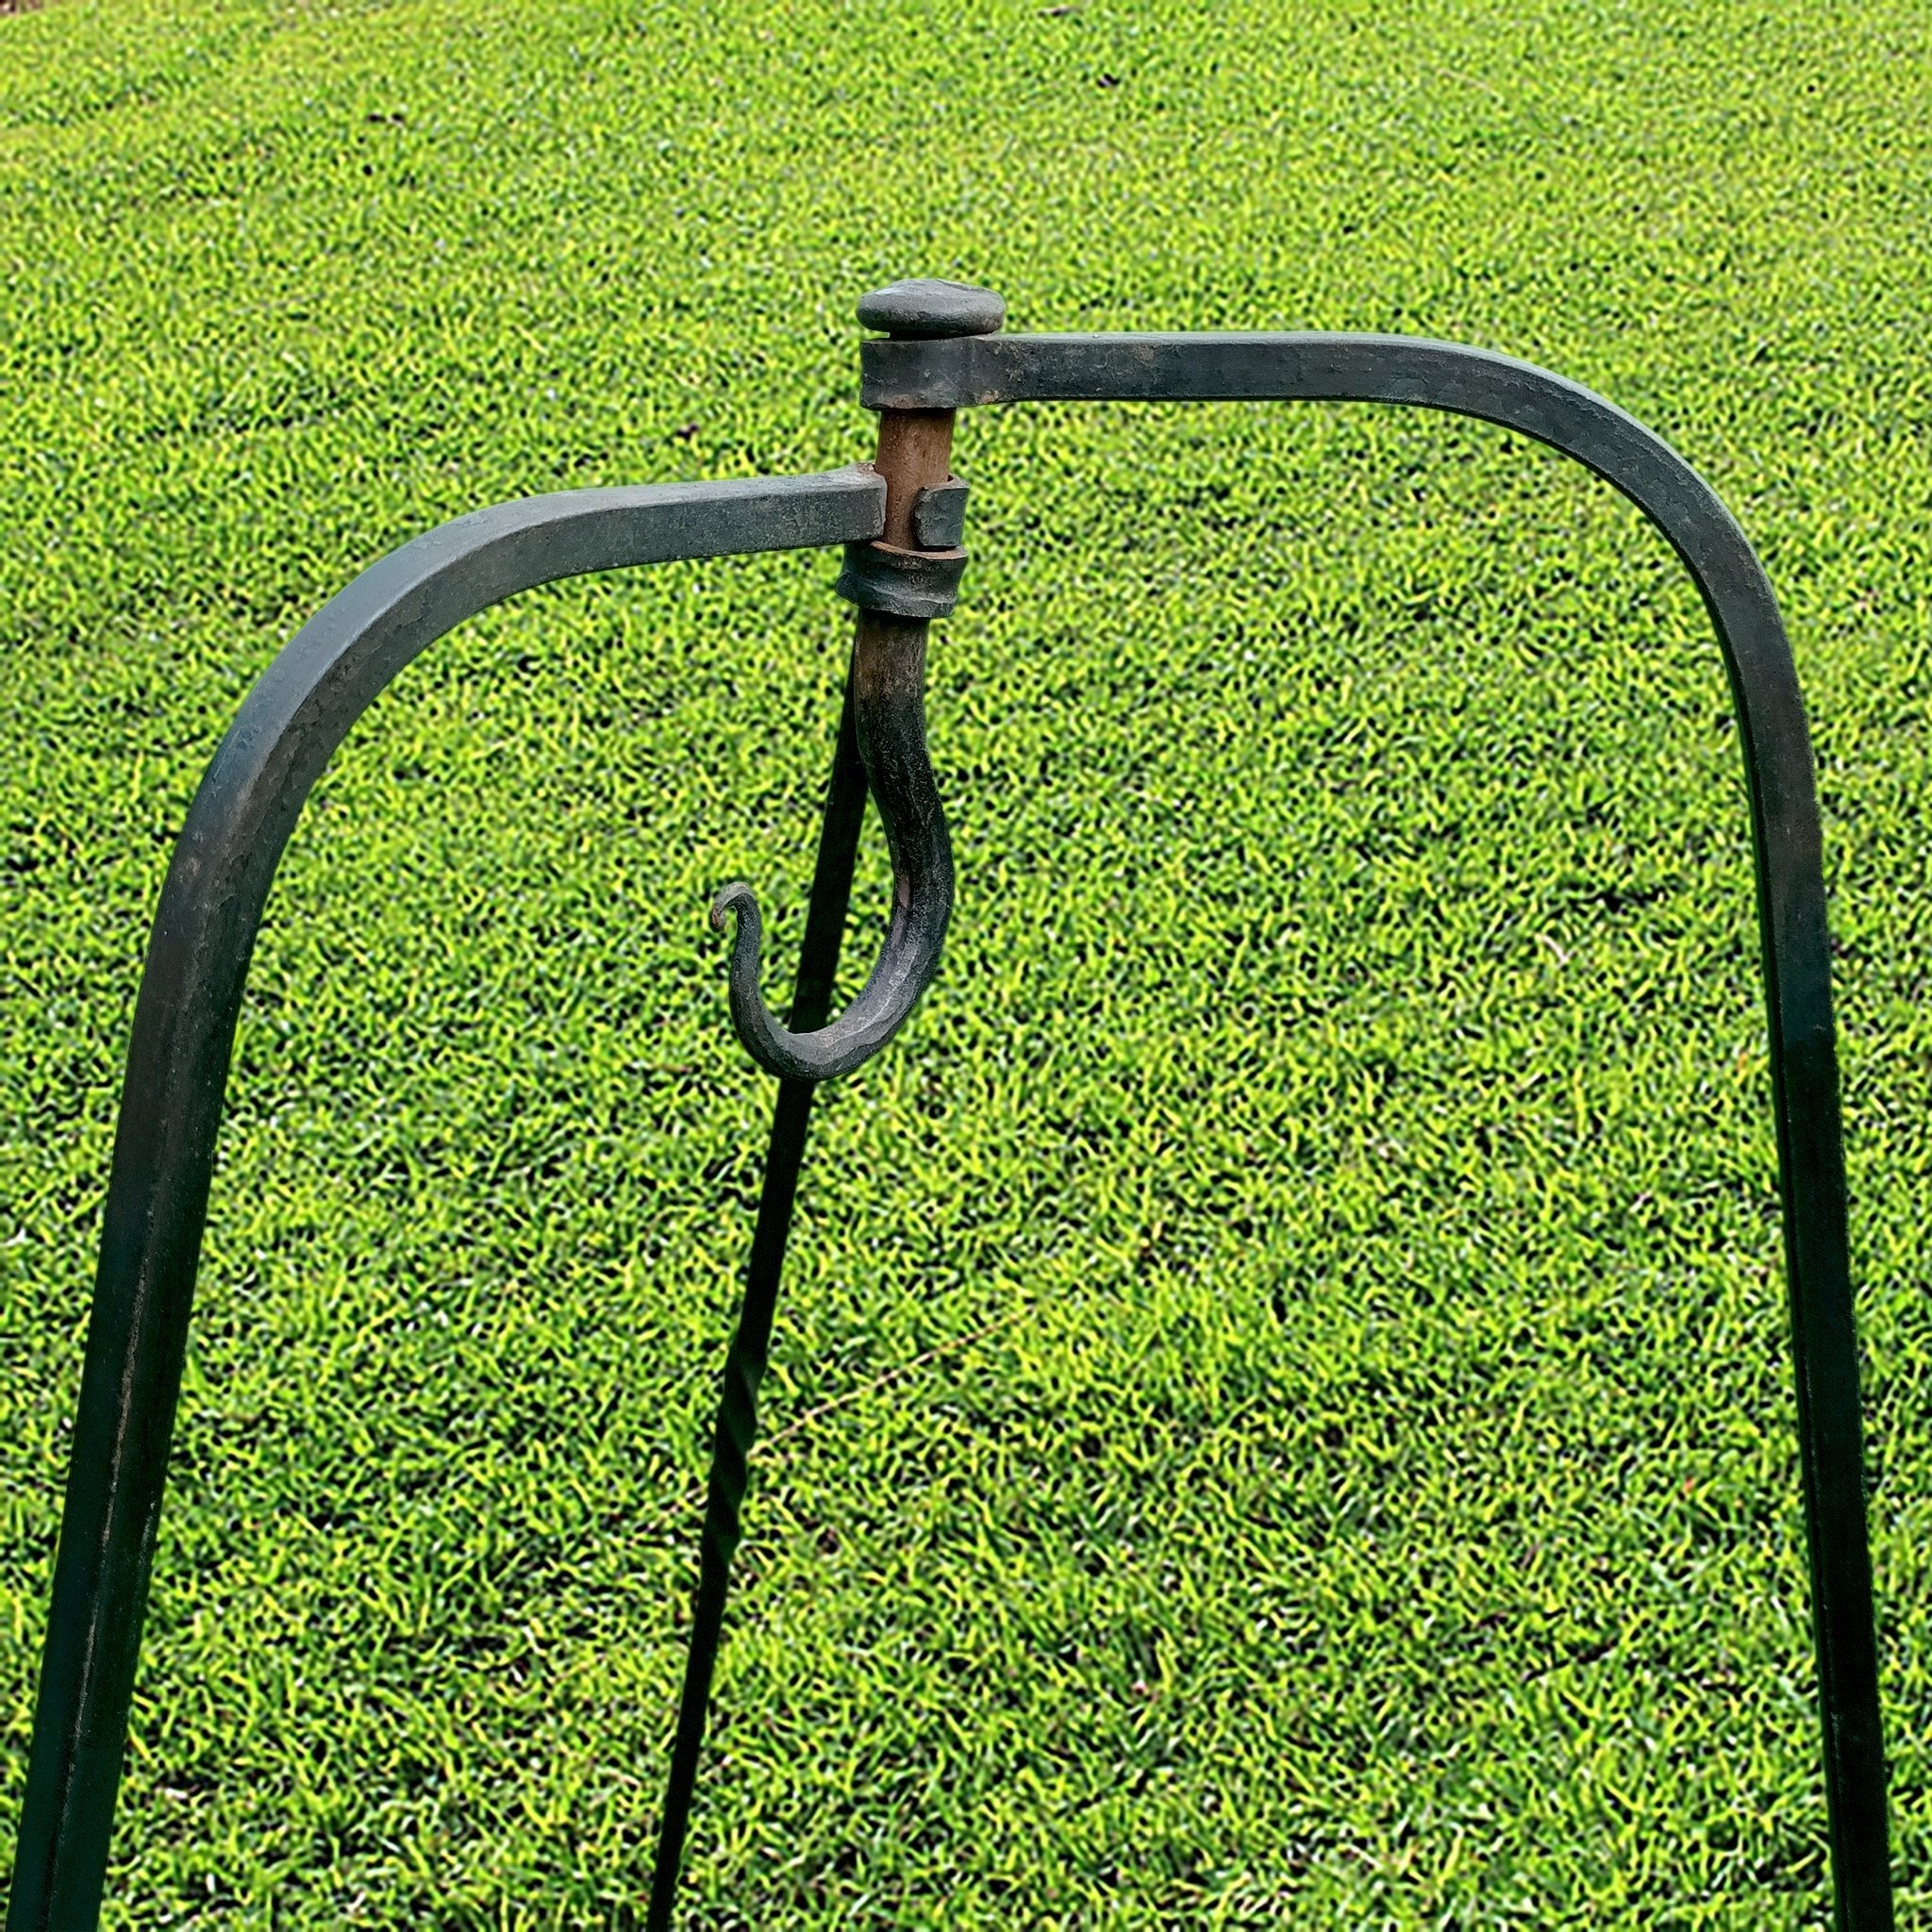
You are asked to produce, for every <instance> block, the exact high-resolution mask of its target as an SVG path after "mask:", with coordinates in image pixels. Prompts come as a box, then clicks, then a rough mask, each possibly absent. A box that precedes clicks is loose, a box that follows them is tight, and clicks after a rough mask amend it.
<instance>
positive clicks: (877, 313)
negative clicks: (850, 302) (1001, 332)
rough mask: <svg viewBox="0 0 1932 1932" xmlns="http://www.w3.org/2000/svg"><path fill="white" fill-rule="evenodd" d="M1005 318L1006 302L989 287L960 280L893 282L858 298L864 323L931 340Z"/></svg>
mask: <svg viewBox="0 0 1932 1932" xmlns="http://www.w3.org/2000/svg"><path fill="white" fill-rule="evenodd" d="M1006 319H1007V305H1006V304H1005V303H1004V302H1002V301H1001V300H1000V298H999V297H998V296H997V295H995V294H994V293H993V291H991V289H975V288H974V287H972V286H971V284H969V283H966V282H941V281H910V282H894V283H893V284H892V285H891V288H888V289H874V291H872V293H871V294H870V295H861V296H860V297H859V298H858V321H859V325H860V326H861V327H864V328H876V329H883V330H884V331H885V332H886V334H888V335H889V336H897V337H899V338H900V339H901V340H907V339H909V340H912V341H935V340H937V339H938V338H940V337H942V336H990V335H991V334H993V332H994V331H995V330H996V329H998V327H999V325H1000V324H1001V323H1003V322H1005V321H1006Z"/></svg>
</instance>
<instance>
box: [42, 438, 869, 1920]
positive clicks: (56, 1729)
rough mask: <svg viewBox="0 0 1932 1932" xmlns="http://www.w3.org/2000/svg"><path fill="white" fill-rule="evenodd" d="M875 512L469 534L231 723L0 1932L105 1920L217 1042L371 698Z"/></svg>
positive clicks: (359, 597)
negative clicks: (655, 586) (532, 610)
mask: <svg viewBox="0 0 1932 1932" xmlns="http://www.w3.org/2000/svg"><path fill="white" fill-rule="evenodd" d="M884 507H885V484H884V483H883V482H882V481H881V480H880V478H879V477H878V476H876V475H874V474H873V472H872V471H871V470H870V469H868V468H858V467H855V468H853V469H850V470H839V471H834V472H832V473H831V474H829V475H819V476H792V477H780V478H767V479H749V480H743V481H734V482H728V483H693V484H673V485H668V486H661V487H656V488H649V487H647V488H641V489H631V490H584V491H570V492H568V493H566V494H562V495H557V496H538V497H531V498H528V499H525V501H523V502H519V503H507V504H501V505H499V506H498V507H497V508H494V509H486V510H479V511H477V512H476V513H475V515H474V516H467V517H462V518H459V519H458V521H457V522H455V523H453V524H446V525H443V526H442V527H441V529H437V530H432V531H430V532H429V533H428V534H427V535H426V536H423V537H419V538H417V540H416V541H414V542H413V543H408V544H405V545H404V547H403V548H402V549H400V550H398V551H395V552H393V553H392V554H391V555H390V556H389V557H386V558H383V559H382V561H381V562H379V563H377V564H375V565H373V566H372V567H371V568H370V569H368V570H366V571H364V572H363V574H362V575H360V576H359V577H358V578H357V579H356V581H355V582H354V583H353V584H351V585H350V586H349V587H348V588H347V589H346V590H345V591H342V592H341V594H340V595H339V596H337V597H335V598H334V599H332V600H331V601H330V602H329V603H328V604H326V605H325V607H324V608H322V610H321V611H320V612H318V613H317V615H316V616H315V617H314V618H313V619H311V620H310V622H309V623H308V624H307V625H304V626H303V628H302V630H301V631H300V632H299V633H298V634H297V636H296V637H295V638H294V639H293V641H291V643H290V644H289V646H288V648H287V649H286V650H285V651H283V652H282V654H281V656H280V657H278V658H276V659H275V662H274V663H273V664H272V665H271V666H270V667H269V669H268V671H267V672H266V674H265V675H263V677H262V679H261V681H260V683H258V685H257V686H256V687H255V690H254V691H253V693H252V694H251V695H250V696H249V699H248V701H247V703H246V704H245V705H243V706H242V712H241V715H240V716H239V717H238V718H237V719H236V721H235V724H234V725H233V727H232V728H231V729H230V730H229V732H228V735H227V736H226V737H225V739H224V740H223V741H222V742H221V746H220V748H219V749H218V750H217V751H216V753H215V756H214V760H213V762H212V763H211V764H210V765H209V767H208V775H207V776H206V777H205V778H204V779H203V780H202V783H201V789H200V791H198V792H196V794H195V798H194V803H193V806H192V808H191V809H190V811H189V814H188V823H187V824H186V826H185V827H184V828H183V830H182V833H181V837H180V839H179V841H177V843H176V844H175V856H174V858H173V861H172V863H171V864H170V866H169V868H168V878H167V883H166V885H165V886H164V887H163V888H162V891H161V903H160V909H159V911H158V913H157V914H156V917H155V925H154V936H153V940H152V941H151V943H150V946H149V949H148V958H147V967H146V970H145V972H144V973H143V974H142V983H141V996H140V999H139V1001H138V1003H137V1005H136V1007H135V1014H134V1039H133V1043H132V1045H131V1047H130V1049H129V1052H128V1061H127V1076H126V1081H125V1086H124V1087H123V1090H122V1095H121V1117H120V1123H119V1125H118V1127H117V1129H116V1133H115V1139H114V1164H113V1173H112V1178H111V1179H110V1181H109V1183H108V1207H107V1216H106V1225H105V1227H104V1230H103V1233H102V1238H101V1259H100V1268H99V1272H98V1274H97V1275H96V1277H95V1283H94V1300H93V1313H92V1320H91V1322H90V1324H89V1328H88V1345H87V1364H86V1368H85V1370H84V1371H83V1374H82V1378H81V1389H80V1414H79V1418H78V1421H77V1423H76V1424H75V1436H74V1451H73V1457H72V1460H71V1462H70V1465H69V1472H68V1478H67V1498H66V1505H65V1508H64V1512H63V1515H62V1518H61V1524H60V1547H59V1554H58V1557H57V1559H56V1565H55V1573H54V1602H53V1608H52V1612H51V1615H50V1617H49V1620H48V1625H47V1641H46V1648H45V1651H44V1653H43V1657H42V1666H41V1686H40V1698H39V1704H38V1707H37V1709H36V1713H35V1720H34V1740H33V1750H32V1756H31V1759H30V1761H29V1765H28V1770H27V1788H26V1801H25V1808H24V1811H23V1815H22V1818H21V1825H20V1841H19V1848H18V1851H17V1852H16V1855H15V1860H14V1868H13V1891H12V1899H11V1903H10V1906H9V1907H8V1920H7V1923H8V1927H9V1928H10V1932H76V1928H85V1927H88V1926H92V1924H94V1922H95V1919H96V1917H97V1915H98V1912H99V1909H100V1897H101V1885H102V1878H103V1874H104V1872H105V1869H106V1866H107V1858H108V1837H109V1832H110V1829H111V1826H112V1823H113V1809H114V1795H115V1790H116V1788H117V1786H118V1784H119V1782H120V1776H121V1762H122V1757H123V1754H124V1752H125V1748H126V1738H127V1706H128V1699H129V1696H130V1694H131V1692H132V1690H133V1684H134V1670H135V1662H136V1658H137V1655H138V1652H139V1649H140V1643H141V1629H142V1617H143V1613H144V1611H145V1608H146V1603H147V1587H148V1574H149V1569H150V1565H151V1563H152V1560H153V1556H154V1543H155V1535H156V1530H157V1525H158V1520H159V1515H160V1503H161V1490H162V1483H163V1478H164V1476H165V1474H166V1470H167V1461H168V1448H169V1441H170V1438H171V1435H172V1432H173V1428H174V1419H175V1398H176V1395H177V1393H178V1391H179V1389H180V1383H181V1362H182V1353H183V1350H184V1348H185V1346H186V1342H187V1335H188V1316H189V1307H190V1304H191V1302H192V1297H193V1291H194V1276H195V1270H196V1266H197V1263H198V1260H199V1257H200V1251H201V1230H202V1222H203V1217H204V1215H205V1213H206V1211H207V1205H208V1174H209V1171H210V1169H211V1167H212V1165H213V1160H214V1148H215V1136H216V1130H217V1128H218V1127H219V1125H220V1122H221V1114H222V1097H223V1089H224V1086H225V1082H226V1077H227V1068H228V1055H229V1050H230V1048H231V1046H232V1045H233V1042H234V1035H235V1019H236V1014H237V1012H238V1011H239V1009H240V1007H241V1002H242V982H243V980H244V978H245V977H246V974H247V971H248V958H249V954H250V952H251V950H252V948H253V946H254V943H255V931H256V927H257V925H258V924H259V922H260V919H261V912H262V907H263V904H264V902H265V900H266V898H267V896H268V889H269V885H270V882H271V881H272V879H273V878H274V876H275V867H276V864H277V863H278V861H279V860H280V858H281V854H282V848H283V846H284V845H285V844H286V843H287V841H288V838H289V834H290V832H291V830H292V829H293V828H294V824H295V820H296V817H297V815H298V814H299V813H300V811H301V809H302V806H303V802H304V801H305V800H306V799H307V797H308V791H309V788H310V786H312V785H313V784H314V782H315V780H316V778H317V776H318V775H319V774H321V772H322V770H323V767H324V766H325V764H326V763H327V762H328V759H329V757H330V755H331V754H332V753H333V752H334V750H335V748H336V746H337V745H338V744H340V743H341V741H342V739H343V737H344V736H345V735H346V734H347V732H348V730H349V728H350V726H351V725H352V724H354V723H355V722H356V720H357V718H358V717H359V716H360V715H361V713H362V711H363V710H364V709H365V708H367V707H368V706H369V704H370V703H371V702H372V701H373V700H374V699H375V697H376V696H377V694H378V693H379V692H380V691H382V689H383V687H384V686H385V685H387V684H388V683H389V681H390V679H391V678H392V677H393V676H394V675H396V673H397V672H398V671H400V670H401V669H402V668H403V666H404V665H405V664H407V663H408V661H409V660H410V659H411V658H414V657H415V656H416V655H417V653H418V652H420V651H422V650H424V649H425V647H426V646H427V645H429V644H431V643H433V642H434V641H436V640H437V639H438V638H439V637H441V635H442V634H443V633H444V632H445V631H448V630H450V629H452V628H453V627H454V626H455V625H458V624H460V623H461V622H462V621H463V620H464V619H465V618H467V617H471V616H474V615H475V613H476V612H477V611H479V610H482V609H484V608H486V607H488V606H489V605H491V604H494V603H497V602H499V601H500V600H501V599H503V598H505V597H508V596H511V595H513V594H514V593H515V592H517V591H524V590H528V589H529V588H531V587H532V586H533V585H537V584H541V583H547V582H550V581H552V580H553V579H555V578H558V577H567V576H575V575H582V574H584V573H586V572H590V571H603V570H616V569H619V568H621V567H624V566H625V565H629V564H641V563H661V562H667V561H669V560H670V559H672V558H696V557H719V556H725V555H729V554H734V553H739V552H744V551H758V550H785V549H792V548H798V547H803V546H813V547H817V546H822V545H830V544H835V543H847V542H856V541H863V540H865V539H867V538H870V537H873V536H876V535H877V534H878V532H879V531H880V530H881V529H882V528H883V527H884V514H885V508H884Z"/></svg>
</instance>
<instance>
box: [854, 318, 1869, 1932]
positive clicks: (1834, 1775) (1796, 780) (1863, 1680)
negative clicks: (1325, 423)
mask: <svg viewBox="0 0 1932 1932" xmlns="http://www.w3.org/2000/svg"><path fill="white" fill-rule="evenodd" d="M860 357H861V367H862V370H863V392H862V393H863V400H864V402H865V404H866V406H867V407H868V408H874V409H939V408H955V409H957V408H964V407H966V406H967V405H979V404H989V403H1016V402H1045V401H1056V402H1075V401H1083V402H1102V401H1106V402H1242V401H1252V402H1288V401H1299V402H1310V401H1320V402H1367V403H1406V404H1411V405H1415V406H1417V407H1420V408H1428V409H1440V410H1445V411H1448V412H1449V413H1451V414H1455V415H1460V416H1472V417H1476V418H1478V419H1480V420H1481V421H1484V422H1487V423H1495V424H1500V425H1503V426H1504V427H1505V428H1507V429H1513V430H1515V431H1517V432H1518V433H1519V434H1521V435H1524V436H1527V437H1531V438H1533V439H1534V440H1535V441H1538V442H1541V443H1545V444H1547V445H1548V446H1549V447H1550V448H1552V449H1556V450H1559V451H1561V452H1562V453H1563V454H1564V455H1565V456H1569V457H1574V458H1575V459H1576V460H1577V461H1578V462H1580V463H1582V464H1583V465H1584V466H1585V468H1587V469H1590V470H1592V471H1594V472H1595V474H1596V475H1599V476H1601V477H1602V478H1603V479H1604V480H1605V481H1606V482H1607V483H1609V484H1610V485H1611V486H1612V487H1613V488H1615V489H1616V490H1618V491H1622V493H1623V494H1624V496H1626V497H1627V498H1628V499H1629V500H1630V501H1631V502H1632V503H1634V504H1635V505H1636V506H1637V508H1639V509H1640V510H1641V511H1642V512H1643V513H1644V515H1645V516H1646V517H1648V518H1649V519H1650V521H1651V522H1652V523H1653V524H1654V525H1656V526H1657V529H1658V530H1659V531H1660V532H1661V533H1662V534H1663V536H1664V537H1665V538H1666V539H1667V540H1668V541H1669V542H1670V544H1671V546H1672V547H1673V548H1674V550H1675V551H1676V553H1677V556H1678V557H1679V558H1680V559H1681V560H1682V562H1683V564H1684V566H1685V568H1686V569H1687V570H1688V571H1689V572H1690V574H1691V579H1692V580H1693V581H1694V582H1695V584H1696V586H1697V589H1698V591H1699V592H1700V594H1701V595H1702V596H1703V599H1704V604H1705V608H1706V609H1707V611H1708V612H1709V614H1710V618H1711V623H1712V625H1713V626H1714V628H1715V629H1716V632H1717V639H1718V644H1719V647H1720V649H1721V650H1722V652H1723V655H1724V668H1725V671H1726V673H1727V674H1728V676H1729V680H1730V689H1731V699H1732V703H1733V705H1734V706H1735V708H1736V711H1737V718H1738V727H1739V729H1738V736H1739V741H1740V744H1741V746H1742V749H1743V754H1744V776H1745V784H1746V788H1747V791H1748V793H1749V798H1750V812H1751V831H1752V842H1753V848H1754V851H1755V855H1756V860H1757V917H1758V930H1759V935H1760V943H1761V959H1762V967H1763V974H1764V986H1765V996H1766V1002H1767V1008H1768V1012H1769V1018H1770V1032H1771V1064H1772V1102H1773V1108H1774V1114H1775V1117H1776V1124H1777V1147H1778V1174H1779V1182H1780V1190H1781V1192H1782V1196H1783V1202H1784V1233H1785V1273H1786V1277H1787V1282H1788V1289H1789V1300H1790V1322H1791V1347H1792V1354H1793V1357H1794V1358H1795V1366H1796V1371H1797V1374H1796V1381H1797V1408H1798V1441H1799V1461H1800V1467H1801V1469H1802V1472H1803V1485H1804V1492H1805V1517H1806V1531H1807V1545H1808V1556H1809V1569H1810V1580H1811V1609H1812V1630H1813V1641H1814V1643H1815V1646H1816V1652H1817V1658H1818V1695H1819V1707H1820V1716H1821V1718H1822V1720H1823V1727H1824V1785H1825V1803H1826V1807H1827V1812H1828V1815H1829V1820H1830V1831H1831V1842H1832V1880H1833V1888H1834V1891H1835V1894H1836V1903H1837V1919H1838V1924H1839V1928H1840V1932H1885V1928H1889V1927H1890V1925H1891V1923H1892V1905H1891V1875H1890V1852H1889V1848H1888V1843H1887V1830H1886V1801H1885V1756H1884V1746H1883V1740H1882V1737H1881V1732H1880V1724H1879V1709H1878V1657H1877V1646H1876V1641H1875V1632H1874V1623H1873V1603H1872V1559H1871V1552H1870V1546H1869V1543H1868V1541H1867V1533H1866V1522H1865V1487H1864V1468H1863V1450H1862V1431H1861V1426H1860V1420H1859V1408H1858V1351H1857V1334H1856V1331H1855V1328H1854V1324H1853V1314H1852V1282H1851V1262H1850V1255H1849V1249H1848V1245H1847V1240H1846V1226H1845V1171H1844V1151H1843V1146H1842V1143H1841V1138H1840V1120H1839V1088H1838V1051H1837V1045H1836V1041H1835V1036H1834V1028H1833V1024H1832V1007H1831V951H1830V945H1829V941H1828V939H1827V935H1826V931H1825V917H1824V865H1823V838H1822V833H1821V830H1820V825H1819V819H1818V800H1817V793H1816V789H1815V786H1814V782H1813V774H1812V759H1811V740H1810V734H1809V731H1808V729H1807V725H1806V722H1805V708H1804V705H1803V702H1802V700H1801V699H1800V696H1799V692H1798V677H1797V670H1796V667H1795V665H1794V664H1793V662H1792V659H1791V649H1790V641H1789V640H1788V639H1787V638H1786V636H1785V628H1784V622H1783V620H1782V619H1781V618H1780V616H1779V615H1778V608H1777V600H1776V598H1775V597H1774V595H1773V593H1772V588H1771V583H1770V580H1769V579H1768V578H1767V577H1766V575H1765V573H1764V567H1763V565H1762V564H1761V563H1759V562H1758V560H1757V554H1756V553H1755V552H1754V551H1753V550H1752V548H1751V545H1750V543H1749V542H1748V541H1746V539H1745V536H1744V533H1743V531H1742V530H1740V528H1739V526H1738V524H1737V522H1736V520H1735V519H1734V518H1733V517H1732V515H1731V513H1730V512H1729V510H1727V509H1726V508H1724V504H1723V502H1722V501H1721V500H1720V498H1719V497H1718V495H1717V493H1716V491H1713V490H1712V489H1711V488H1710V486H1709V485H1708V484H1707V483H1706V482H1705V480H1704V479H1703V477H1701V476H1700V475H1698V474H1697V473H1696V471H1695V470H1693V469H1692V468H1691V465H1690V464H1689V463H1687V462H1686V461H1685V460H1684V459H1683V458H1682V457H1680V456H1678V455H1677V453H1676V452H1675V451H1674V449H1672V448H1671V447H1670V445H1669V444H1668V443H1666V442H1665V441H1663V440H1662V439H1661V438H1660V437H1658V436H1657V435H1656V434H1655V433H1654V432H1652V431H1651V430H1649V429H1646V428H1645V427H1644V426H1643V425H1642V424H1641V423H1639V422H1638V421H1637V420H1636V419H1635V418H1634V417H1632V416H1629V415H1626V414H1625V413H1624V411H1623V410H1622V409H1619V408H1616V407H1615V406H1614V405H1612V404H1610V403H1607V402H1606V401H1605V400H1604V399H1603V398H1602V397H1601V396H1599V395H1596V394H1594V393H1592V392H1591V391H1589V390H1587V389H1584V388H1582V387H1581V386H1579V385H1578V384H1576V383H1574V382H1569V381H1566V380H1565V379H1564V378H1563V377H1562V376H1559V375H1552V374H1551V373H1550V372H1549V371H1548V370H1546V369H1539V368H1537V367H1536V366H1535V365H1534V364H1531V363H1527V362H1519V361H1517V360H1515V359H1514V358H1511V357H1507V356H1498V355H1494V354H1491V352H1489V351H1487V350H1483V349H1472V348H1465V347H1462V346H1460V345H1458V344H1457V343H1453V342H1434V341H1422V340H1418V339H1416V338H1413V337H1406V336H1372V335H1328V334H1240V335H1237V334H1227V335H1213V334H1189V335H1032V336H1028V335H991V334H985V335H979V336H975V337H973V338H971V339H969V340H963V341H868V342H866V343H865V344H864V345H863V347H862V349H861V351H860Z"/></svg>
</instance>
